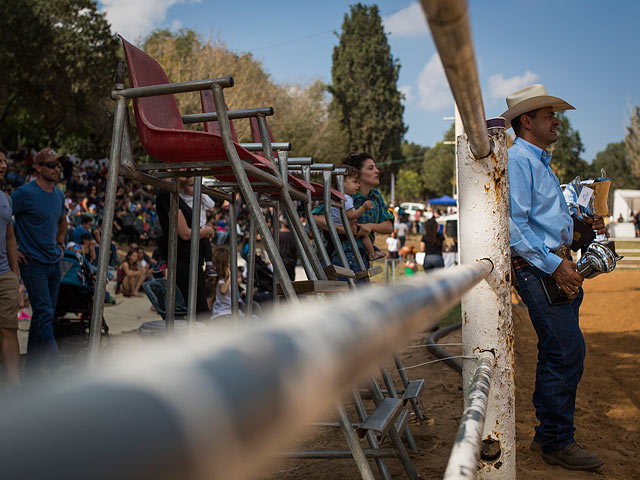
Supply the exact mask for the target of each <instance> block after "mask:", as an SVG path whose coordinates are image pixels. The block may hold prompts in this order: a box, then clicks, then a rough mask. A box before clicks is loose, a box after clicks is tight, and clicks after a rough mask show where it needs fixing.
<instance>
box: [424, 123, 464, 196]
mask: <svg viewBox="0 0 640 480" xmlns="http://www.w3.org/2000/svg"><path fill="white" fill-rule="evenodd" d="M454 137H455V127H454V126H453V125H451V127H450V128H449V130H448V131H447V132H446V133H445V134H444V138H443V141H441V142H438V143H436V144H435V145H434V146H433V147H432V148H430V149H429V150H428V151H427V153H426V154H425V159H424V162H423V163H422V182H423V184H424V189H425V190H424V197H425V198H433V197H440V196H442V195H451V192H453V187H454V185H455V182H456V173H455V172H456V170H455V162H456V159H455V147H454V146H453V145H448V144H445V143H444V141H452V140H455V138H454Z"/></svg>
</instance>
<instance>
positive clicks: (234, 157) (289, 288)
mask: <svg viewBox="0 0 640 480" xmlns="http://www.w3.org/2000/svg"><path fill="white" fill-rule="evenodd" d="M121 39H122V43H123V47H124V51H125V57H126V62H127V66H128V74H129V80H130V84H131V85H130V88H125V85H124V65H123V64H122V63H121V64H120V65H119V67H118V71H117V75H116V87H115V89H114V91H113V92H112V98H113V100H115V102H116V108H115V115H114V126H113V137H112V146H111V152H110V162H109V169H108V174H107V186H106V195H105V209H104V220H103V225H104V232H103V235H102V237H101V245H100V253H99V258H98V274H97V285H96V291H95V297H94V305H93V313H92V319H93V320H92V325H91V329H90V339H89V362H90V364H95V363H96V362H97V358H98V354H99V347H100V324H99V322H98V321H96V320H95V319H101V318H102V311H103V308H104V291H105V288H106V278H107V267H108V256H109V245H110V242H111V235H112V231H111V226H112V224H113V216H114V207H115V194H116V188H117V183H118V178H119V176H124V177H126V178H130V179H133V180H136V181H140V182H143V183H147V184H151V185H154V186H156V187H159V188H162V189H165V190H168V191H169V192H170V193H171V204H170V212H169V232H168V237H169V249H168V251H169V258H168V259H167V260H168V261H167V266H168V271H167V288H166V298H165V300H166V303H165V309H164V311H165V315H164V317H165V322H164V327H165V329H166V331H167V333H168V334H169V335H171V334H172V331H173V328H174V324H175V322H174V319H175V312H176V308H175V306H176V282H175V271H176V261H177V259H176V249H177V218H178V184H177V181H176V178H177V177H185V176H193V177H194V203H193V219H192V229H191V230H192V237H191V250H190V256H191V259H192V261H191V264H190V280H192V281H191V282H190V285H193V288H190V289H189V294H188V299H187V321H188V324H189V326H190V328H193V326H195V305H196V288H195V284H196V278H197V268H200V267H199V265H198V263H199V262H198V261H197V260H198V258H199V252H198V244H199V216H200V195H201V193H202V192H204V193H207V194H209V195H211V196H213V197H214V198H217V199H220V200H227V201H228V202H229V205H230V211H229V215H230V220H231V222H230V223H231V225H230V227H231V231H230V247H231V248H230V249H231V276H232V278H231V286H232V291H231V298H232V309H233V312H234V313H236V314H237V312H238V295H237V263H236V262H237V251H236V246H237V238H236V232H237V228H236V225H235V221H236V197H237V194H239V195H240V196H241V197H242V199H243V201H244V202H245V203H246V205H247V208H248V210H249V213H250V224H249V233H250V236H249V241H250V252H249V256H248V259H249V262H248V269H249V272H248V284H247V294H248V298H247V306H248V308H249V309H250V308H251V305H252V299H251V294H252V284H251V282H252V281H253V270H252V268H253V267H254V265H252V264H253V258H254V255H253V253H254V252H255V236H256V230H257V231H258V232H259V233H260V236H261V238H262V242H263V244H264V248H265V250H266V252H267V255H268V256H269V259H270V260H271V263H272V265H273V270H274V283H275V282H277V288H274V298H276V297H277V295H278V292H279V293H280V294H281V295H284V296H285V297H286V299H287V301H288V302H289V303H297V302H298V295H301V294H326V293H336V292H344V291H347V290H348V288H349V286H353V285H355V282H356V281H357V280H359V279H362V278H368V277H370V276H371V275H373V274H375V273H377V270H378V269H376V268H373V269H365V268H364V263H363V262H362V258H360V256H359V252H358V249H357V248H356V245H355V238H354V237H353V234H352V232H351V231H350V229H348V228H347V229H346V231H347V236H348V238H349V241H350V242H351V243H352V246H353V250H354V253H355V254H356V259H357V260H358V265H359V267H360V269H361V272H358V275H356V274H354V273H353V272H352V271H351V270H349V268H348V267H349V265H348V263H347V261H346V257H345V254H344V251H343V250H342V245H341V243H340V239H339V237H338V235H337V232H336V230H335V226H334V225H333V223H332V222H331V218H330V215H328V213H327V225H328V227H329V233H330V235H331V239H332V243H334V248H335V249H336V251H337V252H338V256H339V258H340V260H341V263H342V266H337V265H332V264H331V260H330V258H329V256H328V254H327V250H326V248H325V245H324V242H323V236H322V235H321V233H320V231H319V229H318V227H317V225H316V224H315V222H314V221H313V215H311V205H312V202H313V200H314V199H322V200H323V201H324V202H325V205H326V207H327V208H325V211H326V212H328V210H329V208H328V207H329V205H330V204H331V202H332V201H333V202H337V204H338V205H340V206H341V208H342V215H343V219H344V224H345V225H348V223H349V222H348V220H347V219H346V212H345V211H344V195H343V193H342V191H341V190H342V182H341V180H342V177H341V176H340V175H343V174H344V171H341V170H340V169H334V167H333V165H330V164H315V165H314V164H313V162H312V159H309V158H302V159H289V158H288V151H289V150H290V148H291V146H290V144H288V143H276V142H274V139H273V135H272V134H271V131H270V129H269V126H268V124H267V121H266V117H267V116H270V115H272V114H273V109H271V108H253V109H246V110H236V111H228V110H227V107H226V103H225V99H224V89H226V88H231V87H232V86H233V83H234V82H233V79H232V78H219V79H209V80H201V81H189V82H182V83H170V82H169V80H168V78H167V76H166V74H165V73H164V71H163V69H162V67H161V66H160V65H159V64H158V63H157V62H156V61H155V60H154V59H153V58H152V57H151V56H149V55H148V54H146V53H145V52H144V51H142V50H140V49H138V48H137V47H135V46H133V45H131V44H130V43H128V42H127V41H126V40H125V39H124V38H122V37H121ZM195 91H199V92H200V98H201V104H202V113H199V114H190V115H181V114H180V111H179V109H178V104H177V101H176V99H175V96H174V95H175V94H178V93H184V92H195ZM129 99H131V100H132V101H133V102H132V103H133V107H134V118H135V122H136V127H137V131H138V134H139V136H140V141H141V143H142V146H143V148H144V150H145V151H146V152H147V153H148V154H149V155H150V156H152V157H153V158H154V159H157V160H159V163H151V164H136V163H135V161H134V158H133V149H132V146H131V129H130V125H129V109H128V101H129ZM241 118H249V119H250V122H251V130H252V135H253V140H254V141H253V142H252V143H247V144H242V143H239V142H238V138H237V135H236V134H235V128H234V125H233V120H234V119H241ZM190 123H204V131H196V130H187V129H185V127H184V125H185V124H190ZM274 151H275V154H274ZM294 171H299V172H301V173H302V176H303V178H299V177H297V176H295V175H293V174H292V172H294ZM312 172H320V173H321V174H322V178H323V183H322V184H319V183H313V182H311V173H312ZM205 175H207V176H212V177H214V178H215V181H214V183H213V187H203V186H202V177H203V176H205ZM332 175H338V176H339V186H340V188H339V189H338V190H336V189H332V188H331V178H332ZM294 200H295V201H301V202H302V203H303V204H304V207H305V211H306V212H307V217H308V222H309V227H310V234H311V238H309V235H308V234H307V233H306V231H305V229H304V228H303V226H302V223H301V221H300V218H299V216H298V214H297V210H296V208H295V204H294ZM262 206H267V207H270V208H272V211H273V222H272V224H273V235H272V233H271V231H270V229H269V227H268V224H267V221H266V218H265V217H264V215H263V212H262V208H261V207H262ZM280 208H282V210H283V212H284V214H285V217H286V218H287V220H288V222H289V225H290V226H291V230H292V232H293V233H294V238H295V239H296V243H297V245H298V249H299V252H300V255H301V258H302V261H303V266H304V268H305V272H306V274H307V278H308V280H305V281H302V282H291V281H290V280H289V277H288V275H287V272H286V269H285V267H284V263H283V262H282V259H281V258H280V255H279V253H278V247H277V240H278V239H277V236H278V231H279V226H278V218H279V211H280ZM380 271H381V269H380ZM340 279H345V280H346V281H344V280H340ZM246 313H247V316H248V317H250V310H249V312H246ZM398 362H399V359H396V364H397V365H399V369H401V364H400V363H398ZM403 374H404V371H403V370H401V378H402V380H403V383H404V385H405V388H404V394H403V396H402V397H399V396H398V395H399V394H398V392H397V391H396V390H395V387H394V386H393V382H392V381H391V378H390V376H389V374H388V373H387V372H386V370H384V369H383V370H382V377H383V380H384V382H385V386H386V388H387V392H386V393H387V396H386V397H385V396H384V392H383V391H382V390H381V389H380V388H379V386H378V384H377V382H376V381H375V379H373V378H372V379H371V381H370V387H369V389H368V394H369V396H370V398H371V399H372V400H373V402H374V404H375V408H374V409H373V411H372V412H371V413H369V412H367V410H366V408H365V405H364V402H363V400H362V396H361V393H360V391H358V390H357V389H354V391H353V396H354V405H355V408H356V412H357V414H358V417H359V422H355V423H352V422H351V421H350V420H349V418H348V416H347V413H346V411H345V409H344V406H343V405H342V404H341V403H338V404H337V406H336V408H337V414H338V421H337V422H335V423H334V422H328V423H327V424H332V425H335V426H339V427H340V428H341V430H342V432H343V434H344V436H345V439H346V441H347V444H348V447H349V449H348V450H342V451H336V450H327V451H314V452H309V451H307V452H289V453H288V454H287V455H288V456H290V457H291V456H293V457H303V458H345V457H349V456H352V457H353V458H354V460H355V461H356V464H357V466H358V469H359V471H360V473H361V475H362V477H363V478H366V479H373V478H374V476H373V473H372V471H371V467H370V465H369V463H368V460H367V457H369V458H375V462H376V464H377V466H378V469H379V471H380V475H381V476H382V478H384V479H389V478H390V475H389V470H388V468H387V466H386V463H385V461H384V457H396V458H399V459H400V461H401V462H402V465H403V467H404V469H405V471H406V473H407V475H408V476H409V478H411V479H415V478H418V476H417V473H416V471H415V468H414V467H413V464H412V462H411V459H410V458H409V455H408V453H407V450H406V448H405V446H404V444H403V441H402V438H401V436H402V435H404V437H405V439H406V440H407V442H408V444H409V447H410V448H412V449H413V450H417V449H416V446H415V442H414V441H413V437H412V436H411V431H410V430H409V427H408V419H409V413H408V410H407V408H405V405H406V404H407V402H409V401H411V403H412V406H413V408H414V410H415V412H416V415H418V417H420V418H421V417H422V413H421V412H419V407H418V405H417V397H418V395H419V393H420V390H421V385H422V384H421V385H417V384H416V383H415V382H410V381H408V379H406V375H404V376H402V375H403ZM358 435H360V436H361V437H366V438H367V441H368V443H369V446H370V448H369V449H367V450H363V449H362V447H361V445H360V443H359V440H358ZM386 437H389V438H390V439H391V443H392V445H393V447H392V448H380V444H381V442H382V441H383V440H384V439H385V438H386Z"/></svg>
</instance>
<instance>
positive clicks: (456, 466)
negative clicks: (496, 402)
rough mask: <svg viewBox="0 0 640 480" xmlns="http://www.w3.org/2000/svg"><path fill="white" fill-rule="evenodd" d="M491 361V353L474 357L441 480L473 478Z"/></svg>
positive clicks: (480, 439) (484, 414) (488, 394)
mask: <svg viewBox="0 0 640 480" xmlns="http://www.w3.org/2000/svg"><path fill="white" fill-rule="evenodd" d="M494 362H495V356H494V355H493V353H491V352H482V354H481V355H480V358H479V359H478V364H477V367H476V369H475V372H474V377H473V383H472V384H471V387H470V389H469V396H468V398H467V402H468V404H469V405H468V406H467V408H466V409H465V411H464V414H463V415H462V420H461V422H460V428H459V429H458V434H457V435H456V441H455V443H454V445H453V449H452V450H451V456H450V457H449V462H448V464H447V470H446V471H445V473H444V480H464V479H474V478H476V471H477V466H478V459H479V457H480V450H481V446H482V431H483V428H484V420H485V416H486V412H487V407H488V405H489V398H490V385H491V373H492V369H493V364H494Z"/></svg>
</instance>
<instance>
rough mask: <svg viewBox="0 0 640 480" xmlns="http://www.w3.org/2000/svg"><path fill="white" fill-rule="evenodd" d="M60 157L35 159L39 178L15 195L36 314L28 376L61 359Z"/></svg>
mask: <svg viewBox="0 0 640 480" xmlns="http://www.w3.org/2000/svg"><path fill="white" fill-rule="evenodd" d="M60 158H61V156H60V155H58V154H57V153H56V152H54V151H53V150H51V149H50V148H45V149H44V150H41V151H40V152H38V153H37V154H36V157H35V159H34V168H35V170H36V174H37V175H36V178H35V180H34V181H32V182H29V183H26V184H25V185H23V186H21V187H20V188H18V189H16V191H15V192H13V195H12V196H11V200H12V203H13V215H14V218H15V232H16V237H17V240H18V261H19V263H20V274H21V276H22V280H23V282H24V285H25V287H26V288H27V292H28V293H29V299H30V301H31V308H32V310H33V315H32V317H31V326H30V327H29V340H28V342H27V364H26V365H27V371H30V370H32V369H33V370H38V371H46V370H49V369H51V368H55V367H56V365H55V363H56V362H57V361H58V360H59V353H58V346H57V344H56V340H55V338H54V336H53V320H54V315H55V308H56V302H57V300H58V289H59V286H60V259H61V257H62V254H63V249H62V245H63V242H64V240H65V236H66V233H67V218H66V215H65V213H66V212H65V206H64V194H63V193H62V192H61V191H60V190H59V189H58V188H57V187H56V183H58V182H59V181H60Z"/></svg>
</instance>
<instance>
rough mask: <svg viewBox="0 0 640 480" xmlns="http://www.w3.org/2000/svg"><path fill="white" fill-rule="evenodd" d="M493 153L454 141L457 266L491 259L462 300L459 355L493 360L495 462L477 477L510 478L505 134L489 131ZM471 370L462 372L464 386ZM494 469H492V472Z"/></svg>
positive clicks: (490, 424) (488, 426) (489, 425)
mask: <svg viewBox="0 0 640 480" xmlns="http://www.w3.org/2000/svg"><path fill="white" fill-rule="evenodd" d="M490 139H491V143H492V145H493V151H492V152H491V154H490V155H488V156H487V157H484V158H476V157H475V155H474V154H473V153H472V151H471V148H470V144H469V141H468V139H467V137H466V136H464V135H463V136H461V137H459V138H458V139H457V140H458V160H457V161H458V213H459V218H460V222H459V223H460V224H459V231H460V236H459V238H460V260H461V263H462V264H463V265H465V264H471V263H473V262H475V261H476V260H477V259H478V258H490V259H491V260H492V261H493V262H494V266H495V269H494V270H493V272H492V273H491V275H489V277H487V279H486V281H485V282H481V283H480V284H478V285H477V286H476V287H474V288H473V289H472V290H471V291H470V292H469V293H467V294H466V295H465V296H464V297H463V298H462V342H463V349H462V354H463V355H464V356H477V354H478V352H479V351H485V350H491V351H493V352H495V354H496V366H495V370H494V376H493V383H492V385H491V392H492V394H491V400H490V402H489V410H488V412H487V418H486V423H485V432H484V434H483V440H488V441H494V442H499V447H500V451H501V452H502V453H501V455H500V457H499V458H498V459H495V460H492V461H484V460H483V462H482V468H481V470H480V472H479V477H480V478H484V479H491V480H498V479H504V480H512V479H514V478H515V465H516V449H515V446H516V445H515V411H514V410H515V405H514V403H515V388H514V377H513V364H514V356H513V326H512V323H511V278H510V275H511V263H510V254H509V178H508V176H507V145H506V134H505V133H504V129H492V135H491V137H490ZM472 377H473V366H472V365H469V364H466V365H464V368H463V385H468V384H469V381H470V380H471V378H472ZM496 465H497V467H496Z"/></svg>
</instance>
